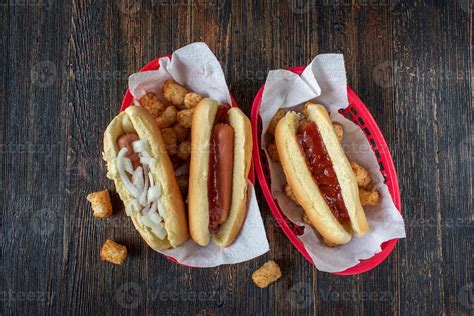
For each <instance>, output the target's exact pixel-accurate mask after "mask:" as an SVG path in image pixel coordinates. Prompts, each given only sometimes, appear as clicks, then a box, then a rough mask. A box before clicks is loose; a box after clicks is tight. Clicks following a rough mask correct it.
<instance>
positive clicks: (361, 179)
mask: <svg viewBox="0 0 474 316" xmlns="http://www.w3.org/2000/svg"><path fill="white" fill-rule="evenodd" d="M351 168H352V171H353V172H354V174H355V177H356V179H357V185H358V186H360V187H366V186H367V185H368V184H369V183H370V181H371V178H370V174H369V172H368V171H367V170H366V169H365V168H364V167H362V166H361V165H359V164H358V163H357V162H355V161H351Z"/></svg>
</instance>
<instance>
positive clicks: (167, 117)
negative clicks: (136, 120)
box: [155, 105, 178, 128]
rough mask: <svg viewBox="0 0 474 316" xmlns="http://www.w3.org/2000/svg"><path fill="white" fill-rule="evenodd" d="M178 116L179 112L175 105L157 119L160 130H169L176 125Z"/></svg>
mask: <svg viewBox="0 0 474 316" xmlns="http://www.w3.org/2000/svg"><path fill="white" fill-rule="evenodd" d="M177 116H178V110H177V109H176V107H174V106H173V105H170V106H168V107H167V108H166V109H165V110H164V111H163V113H161V115H160V116H159V117H157V118H156V119H155V122H156V124H157V125H158V127H159V128H167V127H170V126H172V125H173V124H174V123H176V118H177Z"/></svg>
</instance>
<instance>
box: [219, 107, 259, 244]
mask: <svg viewBox="0 0 474 316" xmlns="http://www.w3.org/2000/svg"><path fill="white" fill-rule="evenodd" d="M229 123H230V126H232V128H233V129H234V135H235V136H234V168H233V173H232V202H231V206H230V213H229V218H228V219H227V221H226V222H225V223H224V224H222V225H221V227H220V229H219V232H218V233H217V234H216V235H215V236H214V242H215V243H216V244H217V245H219V246H221V247H227V246H229V245H230V244H232V243H233V242H234V240H235V238H236V237H237V235H238V234H239V232H240V229H241V228H242V224H243V223H244V220H245V216H246V215H247V202H248V201H247V197H248V181H247V179H248V174H249V171H250V163H251V160H252V128H251V125H250V121H249V119H248V118H247V116H245V114H244V113H243V112H242V111H241V110H240V109H238V108H231V109H230V110H229Z"/></svg>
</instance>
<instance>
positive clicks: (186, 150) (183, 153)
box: [177, 140, 191, 160]
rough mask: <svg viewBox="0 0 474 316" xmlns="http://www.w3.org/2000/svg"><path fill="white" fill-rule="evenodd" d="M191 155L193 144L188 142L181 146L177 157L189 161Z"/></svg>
mask: <svg viewBox="0 0 474 316" xmlns="http://www.w3.org/2000/svg"><path fill="white" fill-rule="evenodd" d="M190 155H191V142H190V141H188V140H186V141H184V142H182V143H181V144H179V146H178V153H177V156H178V158H179V159H182V160H187V159H189V156H190Z"/></svg>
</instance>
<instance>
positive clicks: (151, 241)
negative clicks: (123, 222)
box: [103, 106, 188, 251]
mask: <svg viewBox="0 0 474 316" xmlns="http://www.w3.org/2000/svg"><path fill="white" fill-rule="evenodd" d="M131 132H135V133H136V134H137V135H138V136H139V138H140V139H142V140H146V141H147V142H148V145H149V148H150V151H151V152H150V154H151V156H152V157H153V158H155V159H156V161H157V163H156V165H155V166H154V167H151V168H150V172H151V173H152V175H153V176H154V179H156V180H155V181H156V182H157V183H160V184H161V188H162V191H163V192H162V194H161V196H160V203H161V204H162V205H163V206H164V207H165V209H166V212H165V214H164V217H163V220H164V224H165V228H166V231H167V233H168V234H167V237H166V238H165V239H164V240H161V239H159V238H158V237H156V236H155V235H154V234H153V233H152V232H151V230H150V229H149V228H148V227H146V226H144V225H142V224H140V223H139V221H138V220H137V217H138V214H136V213H135V212H134V213H133V214H132V215H131V218H132V222H133V224H134V226H135V228H136V229H137V230H138V232H139V233H140V235H141V236H142V238H143V239H144V240H145V242H146V243H147V244H148V245H149V246H150V247H151V248H152V249H153V250H156V251H158V250H162V249H167V248H169V247H170V246H171V247H177V246H179V245H181V244H182V243H183V242H185V241H186V240H187V239H188V228H187V223H186V215H185V211H184V203H183V199H182V196H181V192H180V190H179V187H178V184H177V182H176V178H175V175H174V171H173V166H172V164H171V161H170V159H169V156H168V154H167V152H166V149H165V145H164V143H163V138H162V136H161V132H160V130H159V128H158V127H157V126H156V124H155V122H154V120H153V118H152V117H151V116H150V114H148V112H147V111H146V110H145V109H143V108H142V107H136V106H130V107H128V108H127V109H126V110H125V111H123V112H121V113H120V114H119V115H117V116H116V117H115V118H114V119H113V120H112V122H110V124H109V126H108V127H107V129H106V131H105V133H104V153H103V158H104V160H105V161H106V162H107V169H108V172H107V177H108V178H109V179H111V180H113V181H114V183H115V187H116V190H117V192H118V194H119V196H120V199H121V200H122V201H123V202H124V203H125V204H128V203H129V202H130V201H132V200H133V199H134V197H133V196H132V195H131V194H130V192H129V191H128V190H127V189H126V187H125V185H124V184H123V182H122V180H121V179H120V175H119V173H118V170H117V159H116V157H117V154H118V151H119V148H118V146H117V139H118V138H119V137H120V136H121V135H123V134H124V133H131Z"/></svg>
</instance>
